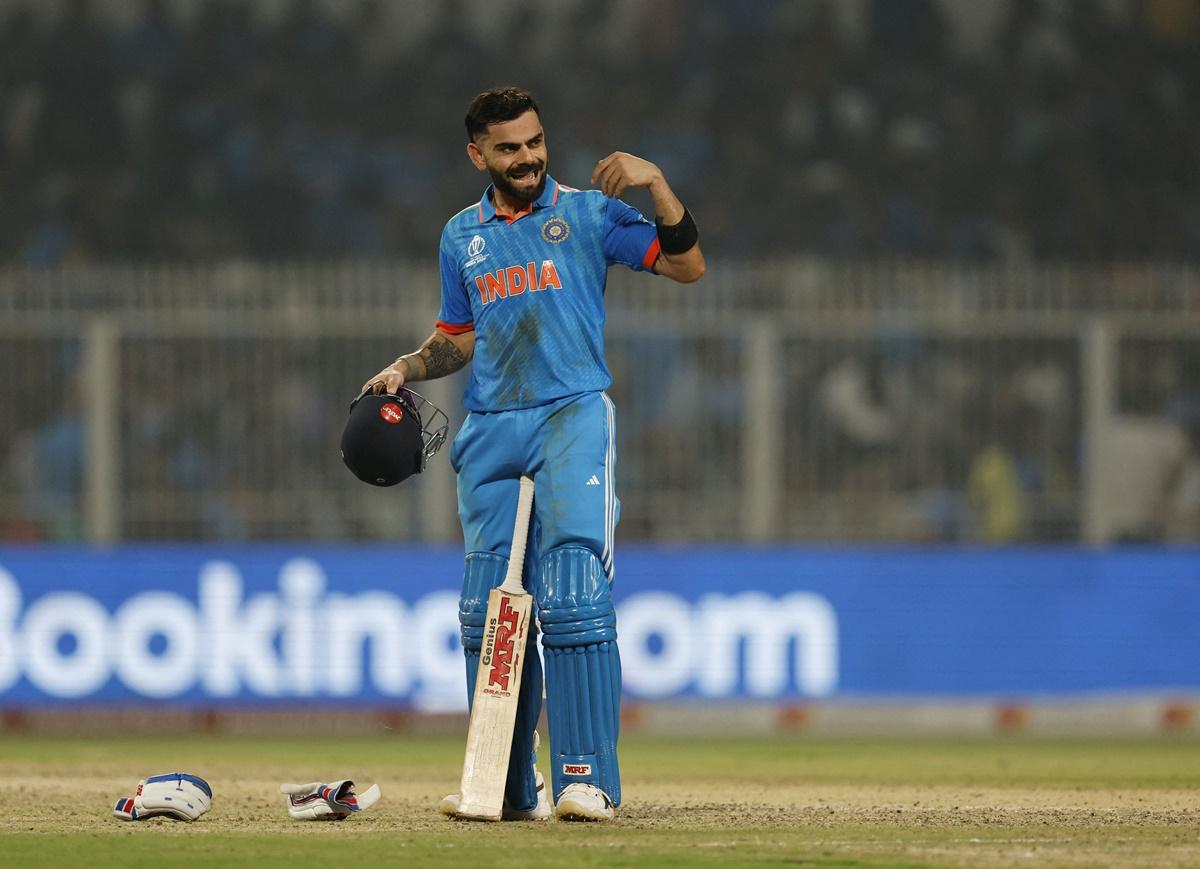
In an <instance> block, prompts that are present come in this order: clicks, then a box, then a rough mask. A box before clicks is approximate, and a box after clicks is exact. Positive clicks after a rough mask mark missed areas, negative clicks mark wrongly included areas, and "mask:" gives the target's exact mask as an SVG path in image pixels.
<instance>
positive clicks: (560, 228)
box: [542, 217, 571, 244]
mask: <svg viewBox="0 0 1200 869" xmlns="http://www.w3.org/2000/svg"><path fill="white" fill-rule="evenodd" d="M570 234H571V227H570V225H569V224H568V223H567V222H566V221H565V220H563V219H562V218H561V217H551V218H550V219H549V220H547V221H546V222H545V223H543V224H542V238H544V239H546V241H548V242H550V243H551V244H562V243H563V242H564V241H566V240H567V236H568V235H570Z"/></svg>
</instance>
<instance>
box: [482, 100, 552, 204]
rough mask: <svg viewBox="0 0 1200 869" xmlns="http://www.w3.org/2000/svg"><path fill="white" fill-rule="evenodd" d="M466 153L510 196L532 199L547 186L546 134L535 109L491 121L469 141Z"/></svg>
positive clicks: (499, 188)
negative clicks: (514, 116)
mask: <svg viewBox="0 0 1200 869" xmlns="http://www.w3.org/2000/svg"><path fill="white" fill-rule="evenodd" d="M467 155H468V156H469V157H470V158H471V162H472V163H474V164H475V166H476V168H478V169H479V170H481V171H482V170H487V173H488V174H489V175H491V176H492V183H493V184H495V185H496V189H497V190H500V191H501V192H503V193H504V195H505V196H507V197H508V198H510V199H515V200H517V201H518V202H533V200H535V199H537V198H538V197H539V196H541V195H542V191H544V190H545V189H546V137H545V134H544V133H543V132H542V122H541V120H540V119H539V118H538V115H537V112H535V111H532V110H531V111H528V112H526V113H525V114H523V115H521V117H519V118H515V119H514V120H511V121H505V122H503V123H500V124H490V125H489V126H488V128H487V133H485V134H484V135H482V136H480V137H479V138H478V139H476V140H475V141H474V142H472V143H471V144H469V145H467Z"/></svg>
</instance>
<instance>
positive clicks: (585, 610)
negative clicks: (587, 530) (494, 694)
mask: <svg viewBox="0 0 1200 869" xmlns="http://www.w3.org/2000/svg"><path fill="white" fill-rule="evenodd" d="M541 566H542V572H541V583H540V584H539V589H538V591H539V594H538V607H539V620H540V622H541V626H542V648H543V649H544V651H545V655H546V683H547V692H546V693H547V711H548V714H549V720H550V752H551V753H550V757H551V779H552V782H553V787H554V794H555V797H556V798H557V796H558V795H559V794H561V793H562V791H563V789H564V788H565V787H566V786H567V785H569V784H573V783H576V782H584V783H587V784H593V785H595V786H597V787H599V788H601V789H602V790H603V791H604V792H605V793H607V794H608V796H609V797H610V798H611V799H612V801H613V803H615V804H618V805H619V804H620V802H621V775H620V769H619V767H618V764H617V737H618V731H619V729H620V721H621V715H620V705H621V659H620V656H619V655H618V653H617V629H616V612H615V610H614V609H613V604H612V592H611V587H610V584H609V581H608V576H607V574H606V573H605V571H604V567H603V565H602V564H601V562H600V559H599V558H598V557H597V556H596V553H594V552H593V551H592V550H590V549H585V548H584V547H581V546H564V547H560V548H558V549H554V550H552V551H550V552H548V553H546V555H545V557H544V558H543V559H542V565H541Z"/></svg>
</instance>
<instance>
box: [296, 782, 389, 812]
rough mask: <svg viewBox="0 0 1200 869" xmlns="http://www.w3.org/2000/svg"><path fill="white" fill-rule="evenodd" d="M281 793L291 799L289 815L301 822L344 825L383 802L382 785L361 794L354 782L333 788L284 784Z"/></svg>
mask: <svg viewBox="0 0 1200 869" xmlns="http://www.w3.org/2000/svg"><path fill="white" fill-rule="evenodd" d="M279 792H280V793H282V794H285V795H286V796H287V798H288V799H287V810H288V814H289V815H291V816H292V817H293V818H295V819H296V820H297V821H341V820H344V819H345V818H348V817H350V816H351V815H352V814H354V813H355V812H361V811H362V810H363V809H369V808H371V806H373V805H375V803H377V802H379V796H380V793H379V785H371V786H370V787H369V788H367V789H366V790H365V791H363V792H362V793H361V794H355V793H354V782H352V781H350V779H345V780H344V781H335V782H333V783H331V784H323V783H322V782H309V783H308V784H306V785H290V784H283V785H280V786H279Z"/></svg>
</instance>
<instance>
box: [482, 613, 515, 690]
mask: <svg viewBox="0 0 1200 869" xmlns="http://www.w3.org/2000/svg"><path fill="white" fill-rule="evenodd" d="M517 622H518V613H517V612H516V611H515V610H514V609H513V608H512V604H511V601H510V600H509V598H508V597H504V598H502V599H501V601H500V612H499V614H498V616H497V617H496V618H494V619H492V620H491V622H489V624H488V630H487V636H486V637H485V638H484V649H483V659H482V661H481V663H482V664H483V666H485V667H490V668H491V669H490V670H489V672H488V684H487V690H488V691H489V693H493V694H507V693H508V682H509V678H510V677H511V676H512V665H513V653H514V647H515V644H514V643H513V635H514V634H516V633H517Z"/></svg>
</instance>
